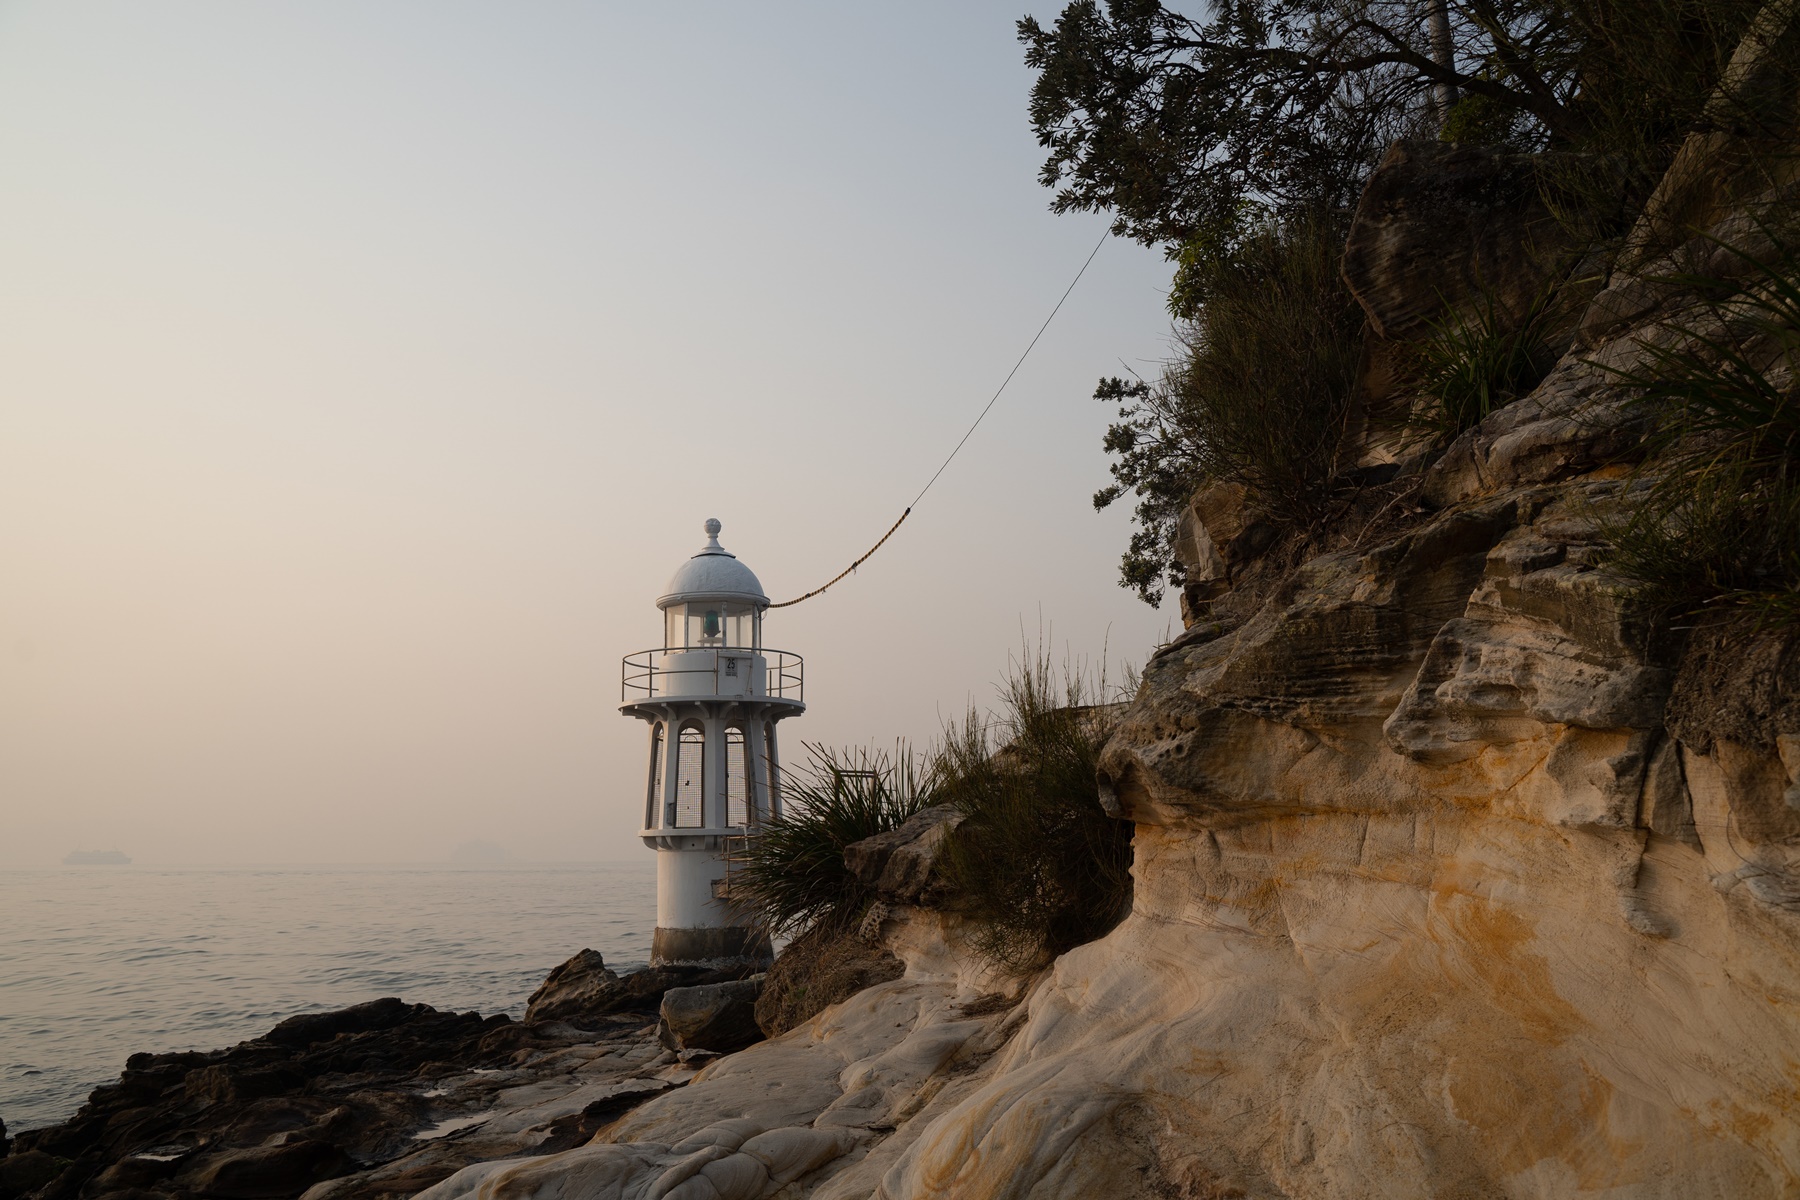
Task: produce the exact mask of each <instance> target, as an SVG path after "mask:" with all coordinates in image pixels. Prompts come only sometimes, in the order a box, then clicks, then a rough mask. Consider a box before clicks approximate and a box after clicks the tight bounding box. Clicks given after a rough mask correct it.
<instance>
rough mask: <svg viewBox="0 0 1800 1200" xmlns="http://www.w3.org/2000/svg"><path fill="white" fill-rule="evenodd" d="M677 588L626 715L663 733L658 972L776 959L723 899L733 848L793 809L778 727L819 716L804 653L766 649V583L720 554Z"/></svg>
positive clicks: (656, 784) (653, 773)
mask: <svg viewBox="0 0 1800 1200" xmlns="http://www.w3.org/2000/svg"><path fill="white" fill-rule="evenodd" d="M719 529H720V525H719V522H718V521H717V520H709V521H707V522H706V538H707V540H706V545H705V546H704V547H702V548H701V550H700V553H698V554H696V555H694V556H693V557H692V558H690V559H688V560H687V562H685V563H683V564H682V566H681V569H680V570H678V571H676V572H675V577H674V578H673V579H671V580H669V586H668V587H667V588H666V589H665V590H664V594H663V596H662V598H661V599H659V600H657V602H656V606H657V607H658V608H660V609H662V612H663V642H662V646H661V647H660V648H659V649H655V650H645V651H642V652H640V653H637V654H630V655H627V656H626V657H625V661H624V666H623V672H622V674H623V684H622V692H623V695H622V699H623V701H624V702H623V703H622V704H620V705H619V711H621V712H623V713H626V714H628V715H630V716H634V717H639V718H641V719H643V720H645V721H647V722H649V724H650V771H649V781H648V783H647V784H646V792H645V798H644V828H643V838H644V844H645V845H647V846H649V847H650V848H651V849H653V850H655V851H656V936H655V939H654V941H653V942H652V944H651V963H652V964H653V965H667V964H676V963H707V964H717V965H725V964H729V963H733V962H745V963H763V962H767V961H768V958H769V938H768V934H767V932H765V931H764V930H763V929H761V928H760V927H757V926H755V925H753V924H751V923H749V922H748V921H747V920H746V919H745V918H744V917H742V916H741V915H740V914H737V913H734V912H733V911H732V910H731V908H730V907H729V906H728V905H727V904H726V903H725V902H724V901H723V900H722V899H721V897H720V896H719V894H718V893H719V891H720V885H721V884H722V882H723V880H724V877H725V873H726V863H725V841H726V839H727V838H731V837H742V836H743V835H744V834H745V833H747V832H749V831H750V830H752V829H754V828H755V827H756V826H757V825H758V824H760V823H761V822H763V821H766V820H768V819H769V818H770V817H773V816H776V815H778V814H779V813H780V812H781V773H780V762H781V759H780V757H779V755H777V754H776V751H775V723H776V722H777V721H779V720H781V719H782V718H783V717H791V716H794V715H796V714H798V713H801V712H804V711H805V709H806V704H805V695H804V679H803V677H802V664H801V661H800V656H799V655H797V654H788V653H786V652H785V651H781V650H765V649H764V648H763V644H762V615H763V610H764V609H765V608H767V607H768V606H769V598H768V597H767V596H765V595H764V594H763V590H762V584H761V583H759V582H758V581H757V578H756V575H755V573H754V572H752V571H751V570H750V568H749V567H747V566H745V565H744V564H743V563H741V562H739V561H738V559H737V556H736V555H734V554H732V553H731V552H729V551H728V550H726V549H725V548H724V547H723V546H721V545H719Z"/></svg>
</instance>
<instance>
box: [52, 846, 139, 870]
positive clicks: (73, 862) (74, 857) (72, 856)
mask: <svg viewBox="0 0 1800 1200" xmlns="http://www.w3.org/2000/svg"><path fill="white" fill-rule="evenodd" d="M130 865H131V859H130V858H129V857H127V856H126V855H123V854H120V853H119V852H118V851H117V850H71V851H69V852H68V853H67V854H65V855H63V866H65V867H126V866H130Z"/></svg>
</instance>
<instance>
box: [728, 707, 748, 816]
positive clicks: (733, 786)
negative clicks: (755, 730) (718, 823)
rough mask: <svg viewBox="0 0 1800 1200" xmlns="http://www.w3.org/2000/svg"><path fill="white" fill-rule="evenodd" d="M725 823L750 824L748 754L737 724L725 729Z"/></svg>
mask: <svg viewBox="0 0 1800 1200" xmlns="http://www.w3.org/2000/svg"><path fill="white" fill-rule="evenodd" d="M725 823H726V824H727V825H733V826H737V827H739V828H742V827H743V826H745V825H748V824H750V754H749V746H748V745H747V744H746V743H745V741H744V730H743V727H742V726H739V725H731V726H727V727H726V730H725Z"/></svg>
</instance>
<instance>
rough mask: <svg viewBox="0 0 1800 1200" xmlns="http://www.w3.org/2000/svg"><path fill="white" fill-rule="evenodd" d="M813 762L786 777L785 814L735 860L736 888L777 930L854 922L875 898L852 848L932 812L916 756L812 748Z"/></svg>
mask: <svg viewBox="0 0 1800 1200" xmlns="http://www.w3.org/2000/svg"><path fill="white" fill-rule="evenodd" d="M807 751H808V752H809V754H810V756H811V761H810V762H809V764H808V765H807V766H805V767H802V768H800V769H799V770H797V771H790V772H788V773H787V774H786V775H785V776H784V778H783V780H782V789H781V801H782V814H781V816H780V817H779V818H777V819H775V820H773V821H768V822H765V823H764V824H763V826H762V828H761V830H760V831H759V832H758V833H757V834H756V835H755V836H753V837H750V838H747V839H746V840H745V845H744V847H743V849H742V850H740V851H738V852H736V853H734V854H733V855H732V863H731V890H732V893H733V895H734V896H737V897H739V898H740V899H741V901H742V902H744V903H747V904H748V905H749V906H750V907H752V908H754V909H755V910H756V911H758V912H759V913H760V914H761V915H762V918H763V920H764V921H765V922H766V923H767V924H768V927H769V930H770V932H771V933H776V934H791V933H796V932H798V931H800V930H803V929H807V928H811V927H815V926H818V925H821V924H828V923H830V924H848V923H850V922H853V921H855V920H856V919H857V918H858V917H860V916H861V915H862V912H863V910H864V909H865V908H867V907H868V905H869V902H870V901H871V900H873V899H874V895H873V893H872V892H871V891H870V890H869V889H868V888H867V887H866V886H865V885H864V884H863V883H862V882H861V881H860V880H858V879H857V878H856V876H855V875H853V874H851V872H850V870H849V868H847V867H846V866H845V865H844V847H845V846H848V845H849V844H850V843H852V842H860V841H862V840H863V839H864V838H869V837H874V836H875V835H876V834H878V833H886V832H887V831H888V830H890V829H895V828H898V827H899V825H900V824H901V823H902V822H904V821H905V820H906V819H907V818H908V817H910V816H912V815H913V814H914V813H916V812H918V811H919V810H920V809H921V808H924V807H925V806H926V804H928V803H929V802H930V800H929V790H928V788H926V787H925V786H924V785H923V781H922V780H921V778H920V775H919V771H918V765H917V763H916V761H915V759H914V756H913V754H912V752H911V751H910V750H909V749H908V748H907V747H906V746H905V745H904V744H901V745H899V746H896V747H895V749H894V752H893V753H892V754H891V755H890V754H889V753H887V752H886V751H871V750H867V749H859V750H847V751H841V752H840V751H834V750H828V749H825V748H824V747H822V746H817V745H812V744H810V743H809V744H808V745H807Z"/></svg>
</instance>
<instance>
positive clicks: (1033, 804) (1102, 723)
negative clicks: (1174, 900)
mask: <svg viewBox="0 0 1800 1200" xmlns="http://www.w3.org/2000/svg"><path fill="white" fill-rule="evenodd" d="M1104 688H1105V683H1104V680H1102V681H1101V682H1100V683H1099V684H1098V685H1097V686H1094V687H1089V686H1087V685H1085V684H1084V682H1083V680H1082V678H1081V676H1080V674H1079V673H1076V672H1065V673H1064V674H1063V677H1062V686H1061V687H1060V688H1059V687H1058V686H1057V673H1056V671H1055V669H1054V667H1053V666H1052V664H1051V663H1050V662H1049V661H1048V659H1047V658H1046V657H1045V656H1044V655H1043V654H1042V653H1041V652H1039V653H1037V654H1028V655H1025V656H1022V657H1021V659H1020V660H1018V661H1017V662H1016V663H1015V664H1014V669H1013V671H1012V673H1011V675H1010V677H1009V678H1008V679H1007V681H1006V684H1005V686H1004V688H1003V690H1002V701H1003V704H1002V711H1001V712H1000V713H998V714H989V715H988V716H987V717H986V718H985V719H984V716H983V714H981V713H978V712H976V711H974V710H971V711H970V712H969V713H968V715H967V716H966V717H964V719H963V720H962V722H961V723H960V724H952V725H951V727H950V728H949V729H948V730H946V733H945V738H944V742H943V744H942V745H941V746H940V747H939V748H938V750H937V752H936V754H935V755H934V756H933V760H932V780H933V789H934V799H935V800H936V801H937V802H938V803H946V802H948V803H951V804H955V805H957V806H958V807H959V808H961V809H962V810H963V811H964V812H965V813H966V814H967V818H966V819H965V820H964V821H963V823H962V824H961V825H960V826H958V827H957V830H956V833H955V835H954V836H953V837H952V838H951V840H950V842H949V844H948V848H947V853H946V856H945V865H944V876H945V882H946V889H945V890H946V896H947V899H946V901H945V903H946V904H947V906H948V907H950V908H951V909H952V910H954V911H955V912H957V913H959V914H961V915H962V916H964V917H965V918H967V919H968V920H969V921H970V923H971V925H972V927H973V930H974V940H975V945H976V948H977V949H978V950H980V951H981V952H982V953H983V954H984V955H986V956H987V957H988V958H989V959H991V960H992V961H994V962H996V963H998V964H1000V965H1001V966H1004V967H1008V968H1011V969H1014V970H1029V969H1031V968H1033V967H1037V966H1040V965H1042V964H1043V963H1044V962H1046V961H1048V960H1049V959H1050V958H1053V957H1055V956H1056V955H1058V954H1061V953H1063V952H1064V951H1066V950H1070V949H1073V948H1074V947H1076V946H1079V945H1081V944H1082V943H1084V942H1089V941H1092V940H1093V939H1095V938H1097V937H1099V936H1100V935H1102V934H1104V933H1105V932H1106V931H1107V930H1109V929H1111V928H1112V927H1113V926H1114V925H1116V924H1117V923H1118V922H1119V920H1120V918H1121V917H1123V916H1124V915H1125V912H1126V910H1127V909H1128V908H1129V907H1130V904H1131V825H1130V824H1129V823H1127V822H1124V821H1120V820H1117V819H1115V818H1113V817H1111V816H1108V815H1107V813H1106V810H1105V809H1104V808H1103V807H1102V806H1101V803H1100V794H1099V785H1098V784H1097V783H1096V782H1095V781H1096V776H1097V771H1098V764H1099V758H1100V748H1101V746H1102V745H1104V744H1105V742H1106V738H1107V736H1108V735H1109V734H1110V733H1111V732H1112V725H1113V721H1114V719H1115V718H1114V717H1113V715H1112V713H1111V711H1110V710H1109V709H1107V708H1106V707H1105V706H1104V705H1099V706H1096V705H1092V704H1090V703H1089V701H1090V700H1091V699H1095V698H1099V697H1098V693H1100V692H1103V691H1104Z"/></svg>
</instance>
